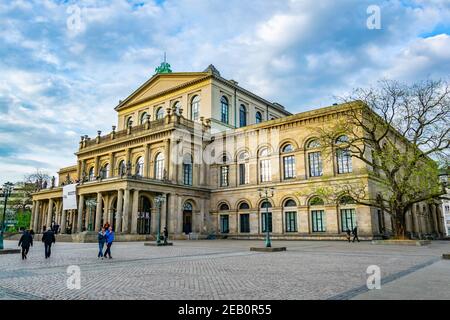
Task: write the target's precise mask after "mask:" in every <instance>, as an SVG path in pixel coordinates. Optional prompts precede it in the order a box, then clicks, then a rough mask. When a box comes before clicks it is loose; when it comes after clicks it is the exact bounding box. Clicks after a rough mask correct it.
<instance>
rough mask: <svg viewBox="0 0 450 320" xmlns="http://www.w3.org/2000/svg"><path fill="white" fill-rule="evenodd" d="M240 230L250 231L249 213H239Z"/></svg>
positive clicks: (243, 231)
mask: <svg viewBox="0 0 450 320" xmlns="http://www.w3.org/2000/svg"><path fill="white" fill-rule="evenodd" d="M240 220H241V221H240V222H241V224H240V230H241V232H242V233H249V232H250V215H249V214H241V215H240Z"/></svg>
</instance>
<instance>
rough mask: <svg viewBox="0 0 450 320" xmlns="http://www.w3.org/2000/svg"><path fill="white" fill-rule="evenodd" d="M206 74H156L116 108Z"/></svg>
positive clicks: (174, 87) (132, 103)
mask: <svg viewBox="0 0 450 320" xmlns="http://www.w3.org/2000/svg"><path fill="white" fill-rule="evenodd" d="M207 75H208V73H204V72H195V73H193V72H189V73H188V72H186V73H182V72H180V73H167V74H156V75H154V76H153V77H152V78H151V79H149V80H148V81H147V82H145V83H144V84H143V85H142V86H141V87H140V88H139V89H137V90H136V91H135V92H133V93H132V94H131V95H130V96H129V97H128V98H127V99H125V100H124V101H123V102H122V103H121V104H120V105H119V106H118V107H117V108H120V109H123V108H126V107H127V106H129V105H134V104H135V103H139V102H140V101H144V100H146V99H148V98H150V97H152V96H155V95H158V94H160V93H163V92H166V91H169V90H170V89H176V88H177V87H180V86H182V85H184V84H187V83H189V82H192V81H195V80H198V79H201V78H204V77H205V76H207Z"/></svg>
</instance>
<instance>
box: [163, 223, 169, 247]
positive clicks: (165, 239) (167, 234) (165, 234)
mask: <svg viewBox="0 0 450 320" xmlns="http://www.w3.org/2000/svg"><path fill="white" fill-rule="evenodd" d="M163 236H164V244H167V239H169V232H168V231H167V227H164V231H163Z"/></svg>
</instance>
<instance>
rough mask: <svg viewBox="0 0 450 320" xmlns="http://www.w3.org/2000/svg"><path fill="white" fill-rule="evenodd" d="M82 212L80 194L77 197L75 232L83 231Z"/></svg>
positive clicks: (82, 204) (81, 197) (82, 203)
mask: <svg viewBox="0 0 450 320" xmlns="http://www.w3.org/2000/svg"><path fill="white" fill-rule="evenodd" d="M83 210H84V195H82V194H80V195H79V197H78V217H77V232H82V231H83Z"/></svg>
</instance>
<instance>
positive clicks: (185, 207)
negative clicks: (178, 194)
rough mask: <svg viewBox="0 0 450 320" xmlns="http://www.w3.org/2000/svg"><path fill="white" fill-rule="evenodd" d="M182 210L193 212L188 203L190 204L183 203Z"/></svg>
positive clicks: (190, 204)
mask: <svg viewBox="0 0 450 320" xmlns="http://www.w3.org/2000/svg"><path fill="white" fill-rule="evenodd" d="M183 210H184V211H192V210H193V206H192V203H190V202H185V203H184V205H183Z"/></svg>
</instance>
